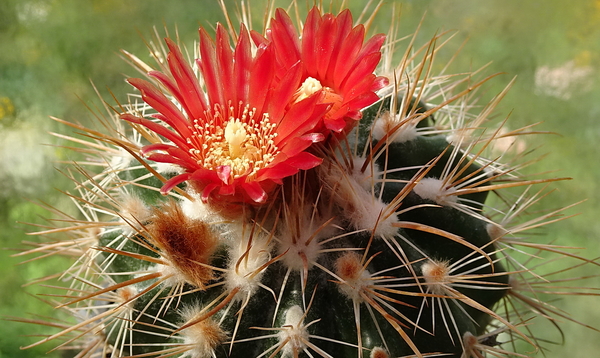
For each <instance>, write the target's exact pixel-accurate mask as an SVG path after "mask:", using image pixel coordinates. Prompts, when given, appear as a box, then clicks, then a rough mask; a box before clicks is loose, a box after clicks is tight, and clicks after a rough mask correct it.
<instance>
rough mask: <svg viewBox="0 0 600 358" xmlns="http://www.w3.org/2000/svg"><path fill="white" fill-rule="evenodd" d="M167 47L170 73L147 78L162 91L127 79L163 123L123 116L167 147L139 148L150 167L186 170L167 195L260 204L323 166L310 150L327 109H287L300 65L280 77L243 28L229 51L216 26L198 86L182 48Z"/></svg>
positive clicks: (308, 103)
mask: <svg viewBox="0 0 600 358" xmlns="http://www.w3.org/2000/svg"><path fill="white" fill-rule="evenodd" d="M166 43H167V46H168V48H169V53H168V57H167V62H168V65H169V70H170V71H169V72H170V73H162V72H158V71H152V72H149V73H148V75H149V76H150V77H152V78H154V79H155V80H157V81H158V83H159V84H160V85H161V88H163V89H164V92H163V90H161V89H160V88H159V87H158V86H156V85H154V84H152V83H150V82H149V81H146V80H142V79H129V83H130V84H131V85H133V86H134V87H136V88H137V89H138V90H139V91H140V92H141V95H142V99H143V100H144V101H145V102H146V103H147V104H148V105H150V106H151V107H153V108H154V109H155V110H156V111H157V112H158V113H156V114H154V115H152V116H151V117H153V118H155V119H158V120H159V121H156V120H151V119H148V118H140V117H138V116H135V115H133V114H123V115H122V116H121V117H122V118H123V119H125V120H127V121H129V122H132V123H137V124H141V125H143V126H145V127H146V128H148V129H149V130H151V131H153V132H155V133H157V134H159V135H161V136H162V137H164V138H165V139H167V140H168V142H160V143H154V144H150V145H147V146H145V147H143V149H142V152H143V154H145V155H147V157H148V159H150V160H153V161H156V162H161V163H172V164H176V165H178V166H179V167H181V168H182V169H183V173H182V174H179V175H176V176H175V177H173V178H171V179H170V180H168V181H167V182H166V183H165V184H164V186H163V187H162V189H161V192H162V193H167V192H168V191H170V190H171V189H172V188H173V187H175V186H176V185H178V184H180V183H182V182H184V181H189V183H190V184H192V185H193V186H194V187H195V188H196V189H198V190H199V191H200V192H201V196H202V199H203V200H204V201H207V200H208V199H209V198H211V197H212V198H215V199H217V200H225V201H228V202H250V203H253V202H255V203H263V202H265V200H266V199H267V196H268V194H269V193H270V192H271V191H272V190H273V188H275V187H276V185H277V184H281V179H282V178H284V177H287V176H290V175H293V174H295V173H297V172H298V171H299V170H301V169H302V170H306V169H310V168H313V167H315V166H317V165H319V164H320V163H321V159H319V158H317V157H315V156H314V155H312V154H310V153H308V152H306V151H305V150H306V149H307V148H308V147H309V146H310V145H311V144H312V143H314V142H318V141H321V140H323V136H322V135H321V134H318V133H313V129H314V127H315V126H316V125H317V124H318V123H319V121H320V120H321V118H322V117H323V116H324V115H325V113H326V112H327V111H328V109H329V107H330V105H328V104H323V103H319V102H322V98H320V97H319V96H312V97H310V98H306V99H304V100H301V101H294V103H293V104H292V105H291V106H289V103H291V102H292V100H293V98H294V96H295V92H296V90H297V88H296V87H292V86H290V85H289V84H290V83H298V82H299V81H300V79H301V76H302V71H303V70H302V67H301V66H300V65H299V64H295V65H294V64H292V65H291V66H289V68H288V71H287V72H286V74H285V75H284V76H276V69H277V66H276V58H275V53H274V51H273V48H272V47H271V46H268V45H267V44H261V45H258V48H257V49H255V51H254V52H255V54H254V55H253V49H252V45H251V42H250V36H249V33H248V31H247V30H246V28H245V27H243V26H242V29H241V30H240V35H239V38H238V41H237V44H236V46H235V48H233V49H232V48H231V45H230V41H229V36H228V35H227V33H226V31H225V29H224V28H223V27H222V26H221V25H217V30H216V39H215V41H213V40H212V39H211V38H210V37H209V36H208V34H207V33H206V32H205V31H204V30H203V29H200V58H199V59H198V60H196V63H197V66H198V69H199V73H200V76H201V79H199V78H198V77H196V75H195V74H194V72H193V70H192V67H191V65H190V64H188V63H187V62H186V61H185V60H184V58H183V55H182V53H181V51H180V49H179V48H178V47H177V45H176V44H175V43H174V42H173V41H171V40H170V39H166ZM160 122H163V123H160Z"/></svg>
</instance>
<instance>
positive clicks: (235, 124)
mask: <svg viewBox="0 0 600 358" xmlns="http://www.w3.org/2000/svg"><path fill="white" fill-rule="evenodd" d="M206 117H207V118H209V120H207V121H206V122H201V121H199V120H195V121H194V128H193V129H194V131H193V136H192V138H188V143H189V144H190V145H192V146H193V147H194V148H193V149H190V154H191V155H192V157H193V158H194V159H195V160H196V161H197V163H198V164H199V165H201V166H202V167H203V168H206V169H210V170H216V169H217V168H218V167H220V166H229V167H230V168H231V179H232V180H233V179H236V178H239V177H241V176H244V175H248V176H249V177H250V178H252V176H253V175H256V173H257V172H258V171H259V170H260V169H263V168H265V167H267V166H268V165H269V164H270V163H271V162H272V161H273V159H274V158H275V156H276V155H277V154H278V153H279V148H277V146H276V145H275V143H274V139H275V137H277V132H276V127H277V126H276V124H274V123H271V121H270V120H269V115H268V113H263V114H262V115H261V116H260V117H259V119H257V118H255V117H258V116H256V110H255V109H252V110H251V109H250V106H248V105H246V106H243V104H242V103H240V107H239V108H238V111H235V107H233V106H230V107H229V108H227V109H225V108H223V107H222V106H220V105H215V108H214V111H211V112H209V113H207V114H206Z"/></svg>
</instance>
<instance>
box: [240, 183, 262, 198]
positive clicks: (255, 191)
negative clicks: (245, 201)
mask: <svg viewBox="0 0 600 358" xmlns="http://www.w3.org/2000/svg"><path fill="white" fill-rule="evenodd" d="M242 188H243V189H244V191H245V192H246V194H248V196H249V197H250V199H252V200H253V201H254V202H256V203H264V202H265V201H266V200H267V193H266V192H265V190H264V189H263V188H262V187H261V186H260V185H259V184H258V183H257V182H249V183H244V184H242Z"/></svg>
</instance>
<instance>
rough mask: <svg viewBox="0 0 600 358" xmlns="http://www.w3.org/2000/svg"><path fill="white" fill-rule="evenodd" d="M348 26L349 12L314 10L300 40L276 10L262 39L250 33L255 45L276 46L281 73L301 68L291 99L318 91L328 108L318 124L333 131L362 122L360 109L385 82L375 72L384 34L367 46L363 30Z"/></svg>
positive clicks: (290, 25) (350, 19)
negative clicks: (322, 12) (327, 12)
mask: <svg viewBox="0 0 600 358" xmlns="http://www.w3.org/2000/svg"><path fill="white" fill-rule="evenodd" d="M352 22H353V20H352V14H351V13H350V11H349V10H344V11H342V12H341V13H340V14H339V15H337V16H334V15H332V14H324V15H321V13H320V11H319V9H318V8H317V7H313V8H312V10H310V12H309V14H308V17H307V19H306V22H305V24H304V27H303V29H302V36H299V35H298V32H297V30H296V28H295V26H294V25H293V23H292V20H291V19H290V17H289V15H288V14H287V13H286V12H285V11H284V10H282V9H277V11H276V12H275V18H274V19H272V20H271V27H270V29H269V30H267V34H266V38H264V37H262V36H261V35H259V34H257V33H253V38H254V41H255V42H257V43H272V44H273V45H274V47H275V52H276V58H277V63H278V66H279V71H281V72H280V73H286V72H287V71H288V70H289V69H290V68H293V67H294V66H297V64H298V63H299V64H300V65H301V66H302V78H301V81H300V82H299V84H298V88H297V91H296V95H295V97H294V100H295V101H299V100H302V99H304V98H307V97H309V96H311V95H312V94H314V93H317V92H319V93H321V97H322V98H323V101H324V102H326V103H329V104H330V105H331V107H330V109H329V111H328V112H327V114H326V115H325V117H324V119H323V123H322V124H323V125H324V127H325V128H327V129H329V130H333V131H335V132H341V131H343V130H344V129H346V130H349V129H351V128H353V127H354V125H355V124H356V120H358V119H360V118H361V112H360V110H361V109H363V108H365V107H367V106H369V105H371V104H373V103H374V102H376V101H377V100H378V99H379V97H378V96H377V94H376V91H377V90H379V89H381V88H383V87H384V86H386V85H387V84H388V80H387V78H385V77H377V76H376V75H375V74H374V71H375V68H376V67H377V65H378V64H379V62H380V60H381V46H382V45H383V42H384V41H385V35H383V34H379V35H375V36H373V37H371V38H370V39H369V40H368V41H367V42H366V43H365V28H364V26H363V25H357V26H354V27H353V23H352ZM325 134H326V133H325Z"/></svg>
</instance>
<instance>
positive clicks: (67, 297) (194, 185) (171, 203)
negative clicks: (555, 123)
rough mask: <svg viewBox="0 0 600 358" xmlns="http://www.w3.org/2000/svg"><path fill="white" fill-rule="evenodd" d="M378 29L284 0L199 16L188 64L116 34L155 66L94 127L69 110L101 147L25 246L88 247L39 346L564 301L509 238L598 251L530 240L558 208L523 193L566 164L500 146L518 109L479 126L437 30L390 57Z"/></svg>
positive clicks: (306, 338)
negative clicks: (264, 25) (223, 18)
mask: <svg viewBox="0 0 600 358" xmlns="http://www.w3.org/2000/svg"><path fill="white" fill-rule="evenodd" d="M230 37H233V39H230ZM384 40H385V37H384V36H383V35H375V36H373V37H367V38H365V29H364V27H363V26H362V25H354V24H353V20H352V16H351V14H350V12H349V11H343V12H341V13H339V14H337V15H336V14H323V13H322V11H321V10H320V9H318V8H313V9H312V10H311V11H310V12H309V14H308V17H307V18H306V21H304V27H303V28H301V29H300V30H297V27H296V26H295V25H294V24H293V22H292V20H291V19H290V17H289V16H288V15H287V14H286V13H285V11H283V10H281V9H279V10H277V11H276V12H275V13H274V14H273V19H272V20H271V22H270V27H269V30H268V31H267V32H266V33H263V34H261V33H258V32H252V33H250V32H249V31H248V30H247V29H246V27H245V26H244V25H242V27H241V29H240V30H238V31H236V30H234V29H225V28H224V27H222V26H220V25H219V26H217V28H216V36H215V38H214V39H213V38H212V37H211V36H210V35H208V33H207V32H206V31H205V30H203V29H201V30H200V44H199V46H198V55H197V56H195V57H197V58H198V60H197V61H196V62H195V64H194V62H193V61H192V63H190V61H188V60H187V59H185V56H184V55H183V53H184V52H185V51H182V50H181V49H180V48H179V45H178V44H177V43H176V42H175V41H173V40H170V39H167V40H166V48H163V47H160V46H157V47H156V48H151V50H152V53H153V54H154V55H155V57H156V59H157V65H156V66H155V67H152V66H150V65H148V64H146V63H144V62H142V61H141V60H139V59H138V58H137V57H135V56H134V55H131V54H129V53H127V52H124V55H125V56H126V57H127V58H128V59H129V60H130V61H131V62H132V63H133V64H134V66H136V67H138V68H139V69H140V70H142V71H143V72H144V73H147V79H129V83H130V84H131V85H132V86H134V87H135V88H136V90H137V93H138V94H137V95H135V97H134V98H135V100H133V101H131V102H130V103H128V104H127V105H122V107H121V108H122V110H118V112H119V114H117V115H115V114H113V113H112V112H111V111H109V115H108V117H107V118H106V119H107V121H106V122H105V123H104V124H105V128H104V131H96V130H93V129H90V128H85V127H82V126H80V125H77V124H72V123H68V122H66V121H61V122H63V123H65V124H66V125H69V126H71V127H74V128H75V129H77V130H78V131H82V132H84V133H86V134H87V135H88V137H91V138H92V139H91V140H89V141H88V142H87V145H88V148H87V149H85V152H86V153H87V154H88V155H89V156H92V157H94V158H93V160H94V161H95V163H96V164H98V165H101V166H104V168H103V170H101V171H99V172H97V171H96V172H93V171H91V170H87V169H84V168H83V165H81V166H79V165H78V166H76V168H77V171H78V173H79V174H78V175H74V176H73V180H74V182H75V183H76V184H77V190H78V195H74V196H73V199H74V201H75V202H76V203H77V205H78V206H79V208H80V210H81V213H82V214H83V216H85V219H84V220H79V219H77V220H70V221H71V222H72V226H70V227H68V228H66V229H60V230H54V229H52V230H49V231H48V232H44V233H50V232H53V231H59V232H65V231H67V232H70V233H72V234H73V235H72V237H70V241H64V240H63V241H58V242H48V243H43V244H40V247H38V248H36V249H34V250H33V251H34V252H37V251H48V252H50V253H51V254H61V253H65V252H67V251H68V252H69V253H71V252H78V253H79V254H80V258H79V259H77V260H76V262H75V263H74V264H73V266H72V267H71V268H70V269H69V270H68V271H67V272H66V273H65V275H63V277H66V278H68V279H69V283H68V284H67V286H66V287H65V288H64V292H63V293H62V294H61V296H63V297H64V299H63V300H62V301H61V302H59V303H58V305H59V307H61V308H64V309H66V310H68V311H70V312H71V313H72V314H73V316H74V317H75V319H76V322H75V323H74V324H73V326H70V327H67V328H65V329H63V330H60V331H59V332H58V333H56V334H54V335H52V336H49V337H47V338H45V339H44V340H42V341H40V342H37V343H34V345H36V344H40V343H43V342H46V341H50V340H55V339H63V340H64V343H63V345H65V346H66V347H68V346H73V347H78V348H79V349H80V350H81V351H80V352H81V353H80V355H79V356H81V357H125V356H135V357H147V356H161V357H167V356H180V357H191V358H204V357H275V356H281V357H314V356H322V357H372V358H374V357H377V358H382V357H409V356H417V357H425V356H437V355H444V356H454V357H461V358H468V357H482V356H484V355H485V354H486V353H485V352H489V353H491V354H492V355H495V356H509V355H511V354H512V353H510V352H509V350H510V347H508V346H509V345H508V344H507V345H500V344H499V343H498V342H500V341H499V340H497V339H496V338H497V337H498V336H499V335H501V336H502V337H504V338H506V339H507V340H514V341H516V340H521V341H524V342H527V343H529V344H531V345H533V346H537V344H538V343H537V342H536V340H535V339H534V338H533V337H531V335H530V334H529V331H528V330H527V329H523V328H522V326H523V325H525V324H526V323H527V322H528V320H529V319H530V318H531V314H532V313H536V312H542V313H543V314H544V315H545V316H547V317H548V319H550V320H553V319H554V318H553V317H555V316H557V315H558V316H562V314H561V313H559V312H558V311H557V310H556V309H555V308H553V307H552V306H550V305H548V304H546V303H544V302H541V301H538V300H537V299H536V298H535V289H534V287H533V285H531V284H528V283H530V282H532V280H535V279H536V278H538V277H539V276H537V274H535V273H534V272H533V271H532V269H531V270H530V269H528V268H527V266H526V264H527V262H518V261H517V260H516V259H515V258H513V257H512V256H511V252H512V251H515V252H521V251H522V250H523V249H524V248H525V249H526V248H528V247H529V248H533V249H536V250H539V251H547V252H552V253H555V254H559V255H565V256H568V257H571V258H573V259H577V260H581V262H583V263H590V262H589V261H587V260H585V259H583V258H579V257H577V256H575V255H573V254H570V253H568V252H563V249H561V248H558V247H555V246H552V245H540V244H530V243H528V241H524V237H523V235H522V233H523V232H526V231H528V230H530V229H534V228H537V227H539V226H542V225H544V224H546V223H550V222H553V221H555V220H556V216H558V215H560V214H561V212H562V209H559V210H556V211H547V212H545V213H542V214H539V215H537V216H533V217H532V216H528V213H527V211H528V208H529V207H530V206H532V205H533V204H536V203H537V202H538V201H539V200H540V199H541V198H542V197H544V196H545V195H546V192H545V191H544V189H541V190H539V191H537V192H535V190H536V189H534V188H535V185H539V184H544V183H549V182H552V181H555V180H558V179H533V180H531V179H525V178H521V177H520V176H519V170H520V169H522V168H523V167H524V166H525V165H526V163H527V160H526V159H523V157H524V155H523V154H522V153H512V152H514V150H513V149H514V148H513V147H511V146H508V147H506V148H502V145H501V144H502V141H504V140H506V139H507V138H508V139H513V140H514V138H518V137H519V136H520V135H522V134H527V133H528V131H529V128H523V129H519V130H513V131H510V132H507V131H505V130H503V129H502V128H500V129H496V130H490V129H487V130H484V129H482V128H483V127H482V125H483V124H484V123H486V122H488V120H489V117H490V114H491V113H492V111H493V109H494V108H495V106H496V105H497V103H498V102H499V100H500V99H501V98H502V96H503V95H504V93H505V92H503V93H501V94H500V95H498V96H497V97H496V98H494V99H493V100H492V101H491V102H490V103H489V104H488V105H487V106H484V107H483V109H482V110H480V111H479V112H477V111H476V110H475V109H476V107H475V103H474V95H473V94H474V93H475V92H476V91H477V89H478V88H479V87H480V86H481V85H483V84H484V83H485V82H486V81H487V80H488V79H489V78H491V77H492V76H490V77H488V78H484V79H483V80H481V81H475V80H474V79H473V78H474V76H475V74H467V75H463V76H448V75H441V76H437V77H436V76H433V75H431V73H430V71H431V68H432V61H433V58H434V54H435V52H436V51H437V50H438V49H437V48H435V46H433V45H434V44H435V42H436V40H438V38H435V39H433V40H432V41H431V42H430V43H429V44H427V46H424V47H422V48H420V49H417V50H412V51H410V50H409V51H407V52H406V55H405V56H404V57H403V60H402V61H401V62H400V64H399V65H398V66H396V67H394V68H386V65H385V62H387V61H384V64H383V65H379V63H380V58H381V56H382V53H383V56H391V54H390V53H388V52H391V51H392V49H393V48H394V45H393V39H388V42H387V45H384ZM316 49H321V50H320V51H316ZM323 49H324V50H323ZM194 66H195V67H194ZM375 71H377V72H378V73H380V74H384V75H386V76H387V77H384V76H379V77H378V76H376V75H375V74H374V73H375ZM73 140H75V141H79V140H78V139H75V138H73ZM511 155H512V157H511ZM505 161H508V163H509V164H505ZM519 190H520V192H519ZM503 192H506V194H503ZM492 196H493V197H492ZM490 197H491V198H490ZM498 198H499V199H500V200H498Z"/></svg>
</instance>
